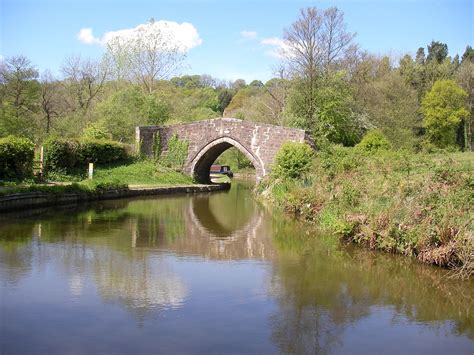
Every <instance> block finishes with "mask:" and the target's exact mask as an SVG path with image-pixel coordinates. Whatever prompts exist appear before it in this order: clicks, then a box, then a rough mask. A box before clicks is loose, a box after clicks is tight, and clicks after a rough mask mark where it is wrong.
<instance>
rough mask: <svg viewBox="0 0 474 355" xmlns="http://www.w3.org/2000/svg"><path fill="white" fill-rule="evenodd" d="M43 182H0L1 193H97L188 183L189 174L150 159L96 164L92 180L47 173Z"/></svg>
mask: <svg viewBox="0 0 474 355" xmlns="http://www.w3.org/2000/svg"><path fill="white" fill-rule="evenodd" d="M46 180H47V182H46V183H36V182H35V181H33V180H28V181H21V182H3V183H2V184H1V186H0V196H1V195H7V194H12V193H19V192H48V193H53V194H62V193H68V192H84V193H96V192H100V191H103V190H105V189H114V188H126V187H128V186H131V185H139V186H148V187H149V186H170V185H191V184H193V180H192V178H191V177H189V176H186V175H184V174H181V173H179V172H176V171H174V170H172V169H169V168H165V167H162V166H159V165H157V164H156V163H155V162H153V161H139V162H133V163H130V164H125V165H116V166H108V167H98V168H96V169H95V171H94V176H93V179H92V180H88V179H86V173H85V172H84V173H76V174H70V175H65V174H58V173H54V174H49V175H48V176H47V177H46Z"/></svg>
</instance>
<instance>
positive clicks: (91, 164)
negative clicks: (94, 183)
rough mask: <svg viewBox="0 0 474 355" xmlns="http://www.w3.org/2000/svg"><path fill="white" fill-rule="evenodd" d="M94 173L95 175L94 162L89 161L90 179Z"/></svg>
mask: <svg viewBox="0 0 474 355" xmlns="http://www.w3.org/2000/svg"><path fill="white" fill-rule="evenodd" d="M92 175H94V163H89V180H92Z"/></svg>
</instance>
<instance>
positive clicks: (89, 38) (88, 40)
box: [77, 27, 100, 44]
mask: <svg viewBox="0 0 474 355" xmlns="http://www.w3.org/2000/svg"><path fill="white" fill-rule="evenodd" d="M77 39H78V40H79V41H81V42H82V43H85V44H93V43H100V40H99V39H98V38H95V37H94V35H93V34H92V28H89V27H87V28H81V30H80V31H79V33H78V34H77Z"/></svg>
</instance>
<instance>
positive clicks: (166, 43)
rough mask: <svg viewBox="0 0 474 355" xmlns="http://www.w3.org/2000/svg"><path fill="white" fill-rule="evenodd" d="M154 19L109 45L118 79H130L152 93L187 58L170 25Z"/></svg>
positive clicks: (109, 42)
mask: <svg viewBox="0 0 474 355" xmlns="http://www.w3.org/2000/svg"><path fill="white" fill-rule="evenodd" d="M161 25H163V26H165V28H164V29H163V27H161V26H160V25H159V24H158V23H156V22H155V21H154V20H151V21H150V22H148V23H147V24H145V25H141V26H139V27H137V28H136V29H135V30H134V31H133V33H132V34H131V35H129V36H120V37H119V36H116V37H114V38H112V39H110V41H108V42H107V52H106V58H108V62H110V63H113V64H114V68H115V70H113V72H114V73H116V78H117V79H121V78H130V80H132V81H134V82H135V83H140V84H141V85H142V86H143V88H144V90H145V91H146V92H148V93H149V94H151V93H152V92H153V90H154V88H155V83H156V81H157V80H160V79H166V78H168V77H170V76H171V75H172V74H173V73H174V72H175V71H176V70H177V69H178V68H179V66H180V65H181V63H182V61H183V60H184V59H185V57H186V55H185V51H184V49H183V47H182V44H181V43H179V42H178V41H176V40H175V38H172V36H171V32H170V31H167V30H166V27H167V26H168V25H167V24H166V23H164V24H163V23H162V24H161Z"/></svg>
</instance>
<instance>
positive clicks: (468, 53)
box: [461, 46, 474, 63]
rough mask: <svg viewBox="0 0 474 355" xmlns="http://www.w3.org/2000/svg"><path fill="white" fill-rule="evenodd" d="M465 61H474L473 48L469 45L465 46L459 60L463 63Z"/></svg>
mask: <svg viewBox="0 0 474 355" xmlns="http://www.w3.org/2000/svg"><path fill="white" fill-rule="evenodd" d="M465 61H468V62H473V61H474V49H472V47H471V46H467V47H466V50H465V51H464V54H463V55H462V59H461V62H462V63H464V62H465Z"/></svg>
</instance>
